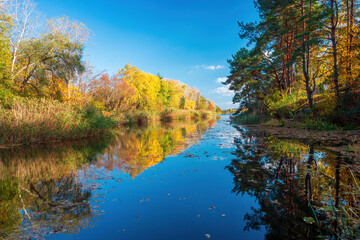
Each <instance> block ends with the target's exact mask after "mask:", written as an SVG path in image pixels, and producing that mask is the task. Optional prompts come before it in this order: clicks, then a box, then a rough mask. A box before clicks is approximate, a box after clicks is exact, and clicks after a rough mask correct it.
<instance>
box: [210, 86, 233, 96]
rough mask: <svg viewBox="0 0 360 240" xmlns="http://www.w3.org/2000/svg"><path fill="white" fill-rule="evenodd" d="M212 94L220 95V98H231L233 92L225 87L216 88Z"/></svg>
mask: <svg viewBox="0 0 360 240" xmlns="http://www.w3.org/2000/svg"><path fill="white" fill-rule="evenodd" d="M213 93H216V94H220V95H222V96H233V95H234V92H233V91H231V90H229V88H227V87H225V86H224V87H218V88H215V89H214V90H213Z"/></svg>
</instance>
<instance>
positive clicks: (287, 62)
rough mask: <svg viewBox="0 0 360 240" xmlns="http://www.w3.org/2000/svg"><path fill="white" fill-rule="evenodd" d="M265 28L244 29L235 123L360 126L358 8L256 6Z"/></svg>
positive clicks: (338, 1) (235, 79)
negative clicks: (245, 43)
mask: <svg viewBox="0 0 360 240" xmlns="http://www.w3.org/2000/svg"><path fill="white" fill-rule="evenodd" d="M254 3H255V7H256V8H257V10H258V13H259V19H260V20H259V21H258V22H238V25H239V28H240V31H239V36H240V38H241V39H245V40H247V42H248V44H247V48H241V49H240V50H239V51H238V52H237V53H236V54H234V55H233V56H232V59H230V60H228V62H229V64H230V69H231V72H230V76H229V77H228V79H227V81H226V82H225V84H227V85H229V86H230V89H231V90H233V91H235V96H234V98H233V101H234V103H238V104H239V105H240V107H239V109H238V111H237V116H236V117H235V118H234V120H235V121H238V122H241V123H247V124H250V123H261V122H268V123H269V124H270V125H271V124H272V125H278V126H281V125H287V124H289V126H300V127H302V128H307V129H319V130H320V129H326V130H335V129H344V128H345V129H353V128H356V127H358V126H359V123H360V99H359V78H360V68H359V66H360V64H359V63H360V48H359V47H360V45H359V44H360V27H359V20H360V19H359V17H360V15H359V14H360V11H359V9H360V8H359V3H358V2H357V1H355V0H326V1H325V0H297V1H295V0H271V1H268V0H256V1H254Z"/></svg>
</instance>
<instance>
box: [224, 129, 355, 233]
mask: <svg viewBox="0 0 360 240" xmlns="http://www.w3.org/2000/svg"><path fill="white" fill-rule="evenodd" d="M238 130H239V131H240V132H241V137H239V138H237V139H235V144H236V148H237V150H236V152H235V153H234V154H235V155H236V157H237V158H236V159H234V160H233V161H232V163H231V164H230V165H229V166H227V169H228V170H229V171H230V172H231V173H232V174H233V175H234V185H235V186H234V189H233V192H234V193H235V194H245V193H247V194H250V195H251V196H255V197H256V198H257V200H258V202H259V204H260V208H258V209H255V208H253V209H252V212H249V213H247V214H246V215H245V218H244V220H245V222H246V227H245V230H249V229H260V227H261V226H264V227H265V228H266V230H267V234H266V239H317V238H321V237H325V238H331V239H346V238H348V237H349V238H350V237H351V236H352V237H353V238H355V236H356V235H357V231H358V230H357V224H358V221H359V217H357V216H359V215H360V211H359V209H358V207H359V201H358V199H359V189H358V188H356V184H357V183H356V182H357V181H358V180H359V176H360V175H359V171H358V169H357V167H358V166H356V165H355V164H351V163H349V162H348V161H347V160H346V159H345V158H342V157H341V156H340V155H339V154H336V153H331V152H329V151H325V150H323V149H319V148H318V147H316V146H314V145H312V144H311V143H309V144H304V143H300V142H297V141H291V140H282V139H277V138H274V137H268V136H263V135H261V134H260V133H255V132H250V131H247V130H246V129H243V128H241V127H238ZM315 215H316V217H315Z"/></svg>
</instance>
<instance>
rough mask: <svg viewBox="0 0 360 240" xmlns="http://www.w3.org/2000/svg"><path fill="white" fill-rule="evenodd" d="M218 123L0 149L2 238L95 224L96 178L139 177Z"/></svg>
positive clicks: (72, 230) (34, 235)
mask: <svg viewBox="0 0 360 240" xmlns="http://www.w3.org/2000/svg"><path fill="white" fill-rule="evenodd" d="M215 122H216V119H215V118H212V119H209V120H206V121H202V122H192V123H184V122H182V123H181V122H179V123H177V124H170V125H166V126H161V125H158V126H156V125H154V126H149V127H147V128H137V127H135V128H124V129H121V130H120V131H119V133H118V134H116V135H110V136H103V138H101V139H94V140H86V141H80V142H79V141H78V142H76V143H67V144H55V145H46V146H45V145H44V146H32V147H25V148H16V149H2V150H0V238H6V239H8V238H11V239H18V238H26V239H29V238H40V237H43V236H45V235H48V234H52V233H59V232H67V233H75V232H78V231H80V230H81V229H82V228H88V227H91V226H94V225H95V224H96V218H97V216H98V215H99V214H100V213H101V212H100V210H98V208H97V206H96V203H97V202H98V201H95V200H94V198H95V197H94V194H96V193H95V192H96V190H97V189H98V185H97V184H96V182H95V181H93V180H96V179H100V178H106V177H110V175H109V174H103V173H104V172H105V173H106V172H109V171H119V172H123V173H125V174H128V175H130V176H131V178H135V177H136V176H137V175H139V174H141V173H142V172H143V171H145V170H146V169H148V168H149V167H151V166H154V165H156V164H158V163H160V162H161V161H163V160H164V158H166V157H168V156H171V155H176V154H179V153H181V152H182V151H184V150H185V149H187V148H188V147H190V146H191V145H193V144H195V143H196V142H197V141H199V139H200V138H201V135H202V134H203V133H205V132H206V131H207V130H208V129H209V128H211V127H213V126H214V125H215ZM117 180H119V181H121V179H117Z"/></svg>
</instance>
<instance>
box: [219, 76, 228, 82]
mask: <svg viewBox="0 0 360 240" xmlns="http://www.w3.org/2000/svg"><path fill="white" fill-rule="evenodd" d="M226 80H227V77H221V78H218V79H216V82H217V83H223V82H225V81H226Z"/></svg>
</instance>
